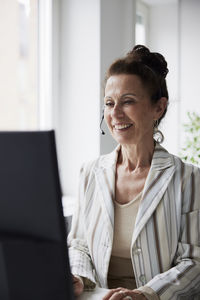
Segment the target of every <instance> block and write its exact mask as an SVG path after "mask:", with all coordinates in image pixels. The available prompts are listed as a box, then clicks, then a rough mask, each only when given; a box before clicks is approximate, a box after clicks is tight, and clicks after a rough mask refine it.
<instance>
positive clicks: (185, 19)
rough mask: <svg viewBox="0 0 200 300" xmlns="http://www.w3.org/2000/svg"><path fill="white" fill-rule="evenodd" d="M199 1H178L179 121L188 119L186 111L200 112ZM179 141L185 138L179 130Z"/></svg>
mask: <svg viewBox="0 0 200 300" xmlns="http://www.w3.org/2000/svg"><path fill="white" fill-rule="evenodd" d="M199 16H200V1H199V0H190V1H187V0H182V1H180V28H181V36H180V70H181V86H180V88H181V123H185V121H188V118H187V115H186V112H187V111H195V112H197V113H198V114H200V92H199V86H200V83H199V79H200V35H199V29H200V17H199ZM180 135H181V141H182V142H183V141H184V139H185V135H184V133H183V131H180Z"/></svg>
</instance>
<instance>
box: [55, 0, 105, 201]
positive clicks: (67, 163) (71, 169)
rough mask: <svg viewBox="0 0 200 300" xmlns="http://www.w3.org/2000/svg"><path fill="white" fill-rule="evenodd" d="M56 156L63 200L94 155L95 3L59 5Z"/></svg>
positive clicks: (97, 58) (97, 20)
mask: <svg viewBox="0 0 200 300" xmlns="http://www.w3.org/2000/svg"><path fill="white" fill-rule="evenodd" d="M60 9H61V25H60V34H61V38H60V42H61V53H60V58H61V60H60V99H59V100H60V103H59V112H58V113H59V120H58V151H59V157H60V169H61V178H62V187H63V193H64V195H68V196H74V195H76V194H77V186H78V175H79V169H80V166H81V164H82V163H83V162H84V161H86V160H90V159H93V158H94V157H96V156H98V155H99V148H100V146H99V98H100V85H99V82H100V13H99V12H100V1H99V0H84V1H80V0H62V1H61V7H60Z"/></svg>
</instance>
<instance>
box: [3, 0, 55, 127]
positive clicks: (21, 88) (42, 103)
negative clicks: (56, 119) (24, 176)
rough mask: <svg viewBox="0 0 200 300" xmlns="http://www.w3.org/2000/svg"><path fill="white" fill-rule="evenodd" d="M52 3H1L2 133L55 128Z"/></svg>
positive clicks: (28, 0) (30, 0) (44, 0)
mask: <svg viewBox="0 0 200 300" xmlns="http://www.w3.org/2000/svg"><path fill="white" fill-rule="evenodd" d="M51 18H52V0H1V1H0V33H1V41H0V66H1V68H0V83H1V88H0V107H1V109H0V130H38V129H47V128H49V127H51V126H52V124H51V114H52V107H51V104H52V103H51V102H52V90H51V76H52V68H51V67H52V62H51V61H52V57H51V51H52V39H51V37H52V26H51V24H52V23H51Z"/></svg>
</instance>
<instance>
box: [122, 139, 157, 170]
mask: <svg viewBox="0 0 200 300" xmlns="http://www.w3.org/2000/svg"><path fill="white" fill-rule="evenodd" d="M153 152H154V140H152V141H151V143H148V144H145V145H144V144H137V145H136V144H134V145H122V146H121V151H120V154H119V159H118V164H120V165H122V166H123V167H124V168H125V169H126V170H127V171H129V172H133V171H134V172H136V171H141V170H143V169H147V168H149V167H150V165H151V161H152V157H153Z"/></svg>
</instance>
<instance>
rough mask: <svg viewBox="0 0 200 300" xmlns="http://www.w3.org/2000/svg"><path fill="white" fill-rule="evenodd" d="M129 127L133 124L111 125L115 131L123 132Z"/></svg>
mask: <svg viewBox="0 0 200 300" xmlns="http://www.w3.org/2000/svg"><path fill="white" fill-rule="evenodd" d="M131 126H133V124H116V125H113V128H114V129H116V130H124V129H128V128H130V127H131Z"/></svg>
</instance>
